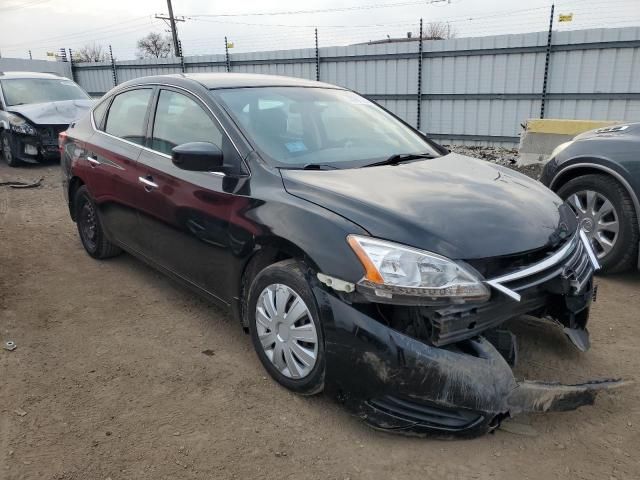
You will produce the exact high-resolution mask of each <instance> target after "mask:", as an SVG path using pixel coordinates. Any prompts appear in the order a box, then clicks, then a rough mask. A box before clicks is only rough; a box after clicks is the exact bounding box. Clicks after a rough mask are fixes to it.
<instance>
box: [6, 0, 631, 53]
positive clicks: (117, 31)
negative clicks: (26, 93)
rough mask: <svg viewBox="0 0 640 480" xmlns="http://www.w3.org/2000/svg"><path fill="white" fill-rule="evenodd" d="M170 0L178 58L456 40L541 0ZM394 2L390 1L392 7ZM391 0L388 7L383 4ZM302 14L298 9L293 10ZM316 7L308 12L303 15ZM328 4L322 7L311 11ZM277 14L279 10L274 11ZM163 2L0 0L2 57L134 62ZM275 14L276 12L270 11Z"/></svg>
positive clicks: (579, 20)
mask: <svg viewBox="0 0 640 480" xmlns="http://www.w3.org/2000/svg"><path fill="white" fill-rule="evenodd" d="M430 1H432V0H422V1H417V0H306V1H304V2H302V1H300V0H272V1H259V0H235V1H233V2H220V1H208V0H173V9H174V13H175V14H176V15H183V16H185V17H186V21H185V22H184V23H182V22H181V23H179V24H178V30H179V35H180V39H181V41H182V44H183V50H184V54H185V55H197V54H207V53H222V52H224V37H225V36H227V37H228V38H229V41H230V42H233V43H234V48H233V49H232V50H231V53H233V52H244V51H254V50H280V49H287V48H304V47H313V45H314V40H313V34H314V27H318V32H319V34H318V36H319V43H320V46H333V45H347V44H351V43H359V42H366V41H368V40H377V39H381V38H385V37H386V36H387V35H390V36H392V37H397V36H405V35H406V33H407V32H408V31H413V32H417V31H418V22H419V19H420V17H422V18H424V21H425V23H426V22H431V21H440V22H447V23H448V24H449V25H450V26H451V28H452V29H453V30H454V31H455V32H456V34H457V36H458V37H468V36H484V35H496V34H505V33H519V32H533V31H543V30H546V29H547V28H548V22H549V9H550V6H551V3H552V2H551V1H550V0H526V1H522V0H521V1H514V0H450V1H440V2H438V3H434V4H430ZM393 4H395V5H393ZM555 4H556V18H555V20H556V22H557V20H558V14H559V13H562V14H565V13H573V14H574V15H573V21H572V22H567V23H556V27H557V29H558V30H568V29H578V28H600V27H602V28H607V27H610V28H611V27H624V26H640V0H557V1H556V2H555ZM389 5H393V6H389ZM301 10H304V11H305V12H307V13H298V12H300V11H301ZM310 10H316V11H315V12H308V11H310ZM318 10H330V11H324V12H323V11H318ZM284 12H286V13H284ZM156 13H158V14H166V13H167V4H166V0H0V53H1V54H2V56H3V57H16V58H28V55H29V50H31V51H32V53H33V57H34V58H46V52H47V51H54V50H56V51H57V50H58V49H59V48H60V47H65V48H73V49H78V48H79V47H82V46H83V45H85V44H87V43H93V42H95V43H98V44H101V45H104V46H106V45H109V44H111V45H112V46H113V51H114V55H115V56H116V57H117V58H118V59H122V60H125V59H131V58H135V53H136V47H135V44H136V40H137V39H138V38H140V37H142V36H144V35H145V34H146V33H148V32H150V31H156V32H163V31H165V30H167V26H166V25H165V23H164V22H163V21H161V20H157V19H154V14H156ZM278 13H280V14H278Z"/></svg>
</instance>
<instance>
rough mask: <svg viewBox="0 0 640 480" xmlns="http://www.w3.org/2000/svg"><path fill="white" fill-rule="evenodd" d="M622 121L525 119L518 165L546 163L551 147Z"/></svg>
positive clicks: (551, 150)
mask: <svg viewBox="0 0 640 480" xmlns="http://www.w3.org/2000/svg"><path fill="white" fill-rule="evenodd" d="M620 123H623V122H621V121H615V120H563V119H552V118H549V119H547V118H535V119H529V120H527V123H526V124H525V129H524V132H523V133H522V135H521V136H520V148H519V157H518V165H519V166H524V165H531V164H534V163H543V164H544V163H546V161H547V160H548V159H549V156H550V155H551V152H553V149H554V148H556V147H557V146H558V145H560V144H561V143H564V142H568V141H569V140H571V139H572V138H573V137H575V136H576V135H578V134H580V133H582V132H587V131H589V130H594V129H596V128H602V127H607V126H610V125H617V124H620Z"/></svg>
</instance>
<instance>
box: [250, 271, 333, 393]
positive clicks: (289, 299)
mask: <svg viewBox="0 0 640 480" xmlns="http://www.w3.org/2000/svg"><path fill="white" fill-rule="evenodd" d="M306 270H307V268H306V266H305V264H304V263H302V262H300V261H297V260H284V261H281V262H278V263H276V264H273V265H270V266H268V267H267V268H265V269H264V270H262V271H261V272H260V273H258V275H257V276H256V278H255V280H254V281H253V282H252V284H251V288H250V289H249V294H248V299H247V300H248V301H247V302H246V305H247V309H248V317H249V331H250V333H251V340H252V342H253V346H254V348H255V350H256V352H257V354H258V358H259V359H260V361H261V362H262V365H264V367H265V369H266V370H267V371H268V372H269V374H270V375H271V377H273V379H274V380H276V381H277V382H278V383H280V384H281V385H282V386H284V387H286V388H288V389H289V390H292V391H294V392H296V393H300V394H303V395H313V394H315V393H319V392H320V391H322V389H323V388H324V372H325V356H324V336H323V332H322V325H321V323H320V316H319V311H318V307H317V305H316V301H315V298H314V296H313V293H312V291H311V288H310V286H309V283H308V282H307V279H306V277H305V271H306Z"/></svg>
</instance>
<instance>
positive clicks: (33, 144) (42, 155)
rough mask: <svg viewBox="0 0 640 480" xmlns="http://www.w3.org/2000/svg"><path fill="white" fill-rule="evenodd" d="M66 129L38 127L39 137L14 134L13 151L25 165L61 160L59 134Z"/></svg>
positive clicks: (36, 128) (62, 127)
mask: <svg viewBox="0 0 640 480" xmlns="http://www.w3.org/2000/svg"><path fill="white" fill-rule="evenodd" d="M66 129H67V126H66V125H42V126H40V125H37V126H35V131H36V132H37V135H27V134H23V133H17V132H12V135H11V137H10V138H11V142H12V145H11V147H12V150H13V152H14V153H15V156H16V158H18V159H19V160H20V161H22V162H25V163H38V162H41V161H50V160H59V159H60V151H59V149H58V134H59V133H60V132H63V131H64V130H66Z"/></svg>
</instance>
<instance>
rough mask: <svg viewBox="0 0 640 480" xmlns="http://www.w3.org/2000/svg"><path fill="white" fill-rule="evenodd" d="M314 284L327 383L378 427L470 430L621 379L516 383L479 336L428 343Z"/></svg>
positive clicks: (574, 404) (575, 401)
mask: <svg viewBox="0 0 640 480" xmlns="http://www.w3.org/2000/svg"><path fill="white" fill-rule="evenodd" d="M314 291H315V294H316V298H317V299H318V303H319V306H320V309H321V315H322V316H323V323H324V325H325V344H326V358H327V379H329V380H330V382H331V383H330V384H327V386H326V387H327V390H329V391H331V390H335V393H336V394H337V395H339V396H340V398H341V399H342V400H343V401H344V403H345V404H346V405H347V407H349V408H350V409H351V410H352V411H354V412H356V414H358V415H359V416H360V417H362V418H363V419H365V420H366V421H367V422H368V423H370V424H371V425H372V426H374V427H376V428H380V429H385V430H394V431H405V432H411V433H415V434H424V433H441V434H442V433H445V434H447V433H448V434H452V433H455V434H461V435H469V436H474V435H479V434H482V433H486V432H488V431H490V430H491V429H492V428H495V427H496V426H497V425H498V424H499V421H500V419H502V418H504V417H507V416H513V415H516V414H519V413H523V412H546V411H551V410H571V409H575V408H578V407H580V406H582V405H590V404H592V403H593V401H594V398H595V396H596V394H597V393H598V392H600V391H602V390H610V389H612V388H616V387H619V386H621V385H622V384H623V382H621V381H619V380H604V381H600V382H592V383H587V384H583V385H561V384H551V383H539V382H526V381H525V382H520V383H519V382H517V381H516V379H515V377H514V375H513V372H512V370H511V368H510V367H509V365H508V364H507V362H506V361H505V359H504V358H503V357H502V356H501V355H500V353H499V352H498V351H497V350H496V349H495V348H494V346H493V345H492V344H491V343H490V342H489V341H488V340H486V339H484V338H483V337H478V338H475V339H471V340H467V341H465V342H463V343H461V344H457V345H453V346H450V347H444V348H438V347H435V346H430V345H427V344H426V343H423V342H420V341H418V340H415V339H413V338H411V337H409V336H407V335H404V334H402V333H400V332H398V331H395V330H392V329H391V328H388V327H386V326H385V325H383V324H382V323H380V322H378V321H376V320H374V319H373V318H371V317H369V316H367V315H365V314H363V313H362V312H360V311H359V310H357V309H355V308H353V307H352V306H350V305H348V304H347V303H345V302H343V301H342V300H341V299H339V298H337V297H336V296H334V295H333V294H331V293H329V292H327V291H325V290H324V289H322V288H320V287H317V288H316V289H315V290H314ZM325 320H326V321H325Z"/></svg>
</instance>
